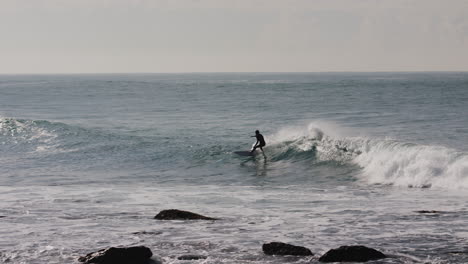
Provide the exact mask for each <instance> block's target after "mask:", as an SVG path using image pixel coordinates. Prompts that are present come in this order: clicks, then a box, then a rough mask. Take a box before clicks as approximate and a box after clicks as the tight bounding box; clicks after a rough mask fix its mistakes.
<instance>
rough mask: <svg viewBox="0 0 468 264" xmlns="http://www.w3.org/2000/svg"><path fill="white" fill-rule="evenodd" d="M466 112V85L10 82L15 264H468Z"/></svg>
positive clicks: (385, 78)
mask: <svg viewBox="0 0 468 264" xmlns="http://www.w3.org/2000/svg"><path fill="white" fill-rule="evenodd" d="M467 113H468V73H466V72H465V73H463V72H427V73H426V72H424V73H418V72H415V73H287V74H286V73H284V74H283V73H213V74H211V73H192V74H189V73H187V74H89V75H85V74H83V75H80V74H77V75H0V234H1V235H0V262H2V263H15V264H16V263H24V264H25V263H27V264H33V263H38V264H39V263H40V264H44V263H48V264H53V263H60V264H62V263H79V262H78V260H77V259H78V257H79V256H82V255H85V254H87V253H89V252H93V251H97V250H99V249H102V248H107V247H112V246H114V247H116V246H136V245H143V246H147V247H149V248H150V249H151V250H152V252H153V254H154V255H156V256H158V257H159V258H160V260H162V261H163V263H205V264H206V263H258V264H260V263H319V262H318V257H320V255H322V254H324V253H325V252H326V251H328V250H329V249H332V248H337V247H339V246H343V245H364V246H368V247H371V248H375V249H378V250H380V251H382V252H384V253H385V254H387V255H388V256H390V258H387V259H383V260H379V261H374V262H370V263H468V114H467ZM255 130H260V133H262V134H263V135H264V137H265V140H266V144H267V145H266V147H265V148H264V154H265V156H263V155H261V154H258V155H256V156H254V157H242V156H238V155H235V154H234V153H233V152H234V151H246V150H249V149H250V148H251V146H252V144H253V143H255V138H254V137H253V136H254V135H255V133H254V132H255ZM164 209H180V210H188V211H192V212H195V213H199V214H203V215H206V216H210V217H216V218H220V219H221V220H218V221H158V220H154V219H153V217H154V216H155V215H156V214H157V213H158V212H159V211H161V210H164ZM422 211H423V212H422ZM273 241H280V242H284V243H290V244H293V245H298V246H304V247H307V248H309V249H311V251H312V252H313V253H314V254H315V256H313V257H281V256H267V255H265V254H264V253H263V252H262V244H263V243H268V242H273ZM186 254H196V255H202V256H205V257H207V258H206V259H201V260H192V261H187V260H178V256H181V255H186Z"/></svg>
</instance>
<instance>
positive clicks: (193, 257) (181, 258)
mask: <svg viewBox="0 0 468 264" xmlns="http://www.w3.org/2000/svg"><path fill="white" fill-rule="evenodd" d="M206 258H207V257H206V256H201V255H183V256H180V257H178V258H177V259H178V260H199V259H206Z"/></svg>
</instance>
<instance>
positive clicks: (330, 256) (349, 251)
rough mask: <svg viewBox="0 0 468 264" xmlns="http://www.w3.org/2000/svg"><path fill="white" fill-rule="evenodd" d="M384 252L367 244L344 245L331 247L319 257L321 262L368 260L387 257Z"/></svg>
mask: <svg viewBox="0 0 468 264" xmlns="http://www.w3.org/2000/svg"><path fill="white" fill-rule="evenodd" d="M386 257H387V256H385V255H384V254H383V253H382V252H380V251H377V250H375V249H372V248H368V247H365V246H342V247H339V248H335V249H331V250H329V251H328V252H327V253H325V254H324V255H323V256H321V257H320V258H319V261H320V262H366V261H369V260H376V259H383V258H386Z"/></svg>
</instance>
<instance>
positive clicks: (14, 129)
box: [0, 117, 58, 152]
mask: <svg viewBox="0 0 468 264" xmlns="http://www.w3.org/2000/svg"><path fill="white" fill-rule="evenodd" d="M0 136H2V138H1V140H2V141H1V142H2V144H6V143H12V144H21V143H26V144H27V145H29V146H33V151H37V152H43V151H49V150H51V149H53V148H54V147H55V145H54V139H55V138H57V136H58V135H57V134H56V133H54V132H53V131H50V130H47V129H45V128H43V127H41V126H39V125H38V124H37V123H36V122H35V121H32V120H18V119H14V118H4V117H0Z"/></svg>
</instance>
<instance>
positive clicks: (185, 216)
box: [154, 209, 217, 220]
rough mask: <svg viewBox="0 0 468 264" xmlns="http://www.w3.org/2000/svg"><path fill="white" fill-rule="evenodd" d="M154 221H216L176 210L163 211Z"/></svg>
mask: <svg viewBox="0 0 468 264" xmlns="http://www.w3.org/2000/svg"><path fill="white" fill-rule="evenodd" d="M154 219H157V220H217V219H216V218H211V217H207V216H203V215H199V214H195V213H192V212H188V211H182V210H177V209H170V210H163V211H161V212H159V214H157V215H156V216H155V217H154Z"/></svg>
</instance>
